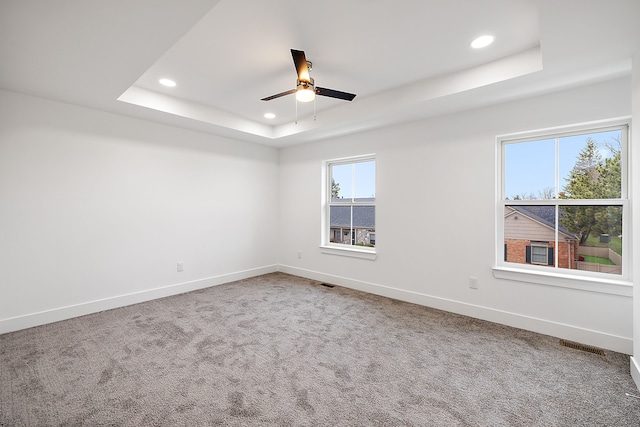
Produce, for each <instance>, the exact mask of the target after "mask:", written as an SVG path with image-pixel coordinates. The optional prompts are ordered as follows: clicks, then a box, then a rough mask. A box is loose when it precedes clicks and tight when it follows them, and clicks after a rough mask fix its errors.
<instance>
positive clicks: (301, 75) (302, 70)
mask: <svg viewBox="0 0 640 427" xmlns="http://www.w3.org/2000/svg"><path fill="white" fill-rule="evenodd" d="M291 56H292V57H293V64H294V65H295V66H296V72H297V73H298V80H300V81H301V82H307V83H311V77H310V76H309V67H308V66H307V57H306V56H305V55H304V51H303V50H295V49H291Z"/></svg>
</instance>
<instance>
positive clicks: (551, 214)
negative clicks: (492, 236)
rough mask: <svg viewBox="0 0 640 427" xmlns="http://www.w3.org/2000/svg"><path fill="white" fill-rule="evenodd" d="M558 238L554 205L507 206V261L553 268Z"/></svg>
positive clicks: (505, 241)
mask: <svg viewBox="0 0 640 427" xmlns="http://www.w3.org/2000/svg"><path fill="white" fill-rule="evenodd" d="M555 236H556V207H555V206H505V210H504V251H505V258H504V259H505V261H507V262H515V263H518V264H543V265H550V266H553V265H554V262H555V239H556V237H555ZM545 251H546V252H545Z"/></svg>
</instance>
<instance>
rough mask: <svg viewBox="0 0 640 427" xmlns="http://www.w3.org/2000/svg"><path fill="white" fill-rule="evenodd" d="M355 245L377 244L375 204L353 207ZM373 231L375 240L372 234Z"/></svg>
mask: <svg viewBox="0 0 640 427" xmlns="http://www.w3.org/2000/svg"><path fill="white" fill-rule="evenodd" d="M353 228H354V230H355V232H354V235H355V237H354V239H353V243H352V244H354V245H358V246H375V242H376V237H375V231H376V208H375V206H354V207H353ZM372 233H373V241H372V239H371V234H372Z"/></svg>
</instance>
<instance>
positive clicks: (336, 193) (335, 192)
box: [331, 178, 340, 199]
mask: <svg viewBox="0 0 640 427" xmlns="http://www.w3.org/2000/svg"><path fill="white" fill-rule="evenodd" d="M339 197H340V184H338V183H337V182H336V181H335V180H334V179H333V178H331V198H332V199H337V198H339Z"/></svg>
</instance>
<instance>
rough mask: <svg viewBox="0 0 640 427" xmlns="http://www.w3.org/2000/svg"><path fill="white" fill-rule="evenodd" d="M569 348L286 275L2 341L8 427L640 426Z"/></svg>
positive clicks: (619, 379) (610, 356) (621, 379)
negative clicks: (40, 426)
mask: <svg viewBox="0 0 640 427" xmlns="http://www.w3.org/2000/svg"><path fill="white" fill-rule="evenodd" d="M558 341H559V340H558V339H556V338H551V337H548V336H543V335H538V334H534V333H530V332H526V331H522V330H518V329H513V328H509V327H505V326H500V325H495V324H491V323H488V322H483V321H479V320H474V319H471V318H468V317H464V316H458V315H454V314H450V313H446V312H442V311H438V310H433V309H429V308H425V307H421V306H417V305H413V304H407V303H403V302H398V301H394V300H390V299H386V298H382V297H378V296H374V295H368V294H364V293H361V292H356V291H352V290H349V289H345V288H341V287H334V288H328V287H325V286H322V285H321V284H319V283H317V282H313V281H310V280H306V279H301V278H299V277H294V276H289V275H285V274H281V273H274V274H269V275H265V276H260V277H256V278H252V279H247V280H243V281H239V282H235V283H230V284H226V285H221V286H217V287H213V288H209V289H205V290H201V291H196V292H191V293H188V294H183V295H178V296H175V297H169V298H164V299H160V300H156V301H150V302H146V303H143V304H137V305H133V306H129V307H124V308H120V309H116V310H109V311H105V312H101V313H96V314H92V315H89V316H84V317H80V318H76V319H71V320H67V321H64V322H58V323H55V324H50V325H44V326H40V327H37V328H32V329H28V330H24V331H18V332H14V333H10V334H4V335H0V357H1V359H0V387H1V389H0V425H3V426H38V425H43V426H44V425H47V426H49V425H87V426H102V425H125V426H152V425H154V426H198V425H202V426H204V425H214V426H215V425H220V426H254V425H256V426H257V425H259V426H456V425H459V426H638V425H640V400H638V399H635V398H633V397H629V396H626V395H625V392H629V393H634V394H639V393H638V392H637V389H636V388H635V386H634V383H633V381H632V380H631V377H630V375H629V357H628V356H625V355H622V354H617V353H613V352H606V355H605V356H600V355H596V354H591V353H587V352H584V351H580V350H575V349H571V348H567V347H562V346H560V345H559V343H558Z"/></svg>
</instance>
